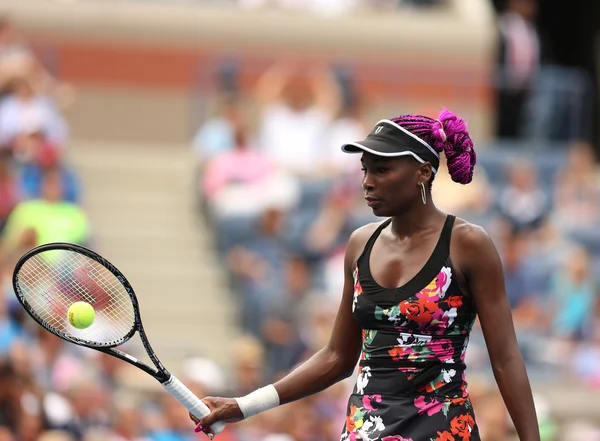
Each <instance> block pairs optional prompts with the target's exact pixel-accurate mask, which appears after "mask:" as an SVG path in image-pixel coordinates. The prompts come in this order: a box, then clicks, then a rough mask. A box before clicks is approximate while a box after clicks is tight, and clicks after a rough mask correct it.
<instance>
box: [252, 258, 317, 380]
mask: <svg viewBox="0 0 600 441" xmlns="http://www.w3.org/2000/svg"><path fill="white" fill-rule="evenodd" d="M285 280H286V283H285V285H284V286H285V288H284V289H282V292H281V295H280V296H279V297H277V298H275V299H274V300H273V301H272V302H269V304H268V305H267V311H266V313H265V320H264V321H263V325H262V340H263V341H264V342H265V344H266V351H267V366H268V374H269V376H270V377H273V378H275V377H277V376H278V375H279V374H280V373H282V372H283V373H285V372H288V371H289V370H290V369H291V368H292V367H294V366H295V365H296V364H297V363H298V362H299V361H300V360H301V359H302V357H303V356H304V354H305V352H306V349H307V346H306V344H305V342H304V341H303V339H302V335H301V334H300V332H301V331H300V330H301V326H302V323H303V319H304V317H303V315H304V308H305V302H306V300H307V297H308V295H309V292H310V290H311V288H312V281H311V274H310V269H309V267H308V264H307V262H306V261H305V260H303V259H302V258H300V257H292V258H290V259H288V261H287V262H286V268H285Z"/></svg>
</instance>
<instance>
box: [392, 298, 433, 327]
mask: <svg viewBox="0 0 600 441" xmlns="http://www.w3.org/2000/svg"><path fill="white" fill-rule="evenodd" d="M438 309H439V307H438V305H437V303H435V302H432V301H430V300H429V299H428V298H427V297H421V298H420V299H418V300H417V301H412V302H402V303H401V304H400V312H401V313H402V314H404V315H405V316H406V318H408V319H409V320H413V321H415V322H417V323H430V322H431V320H432V318H433V314H434V313H435V312H436V311H437V310H438Z"/></svg>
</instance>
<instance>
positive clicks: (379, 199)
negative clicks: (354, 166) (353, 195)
mask: <svg viewBox="0 0 600 441" xmlns="http://www.w3.org/2000/svg"><path fill="white" fill-rule="evenodd" d="M361 163H362V167H363V173H364V177H363V189H364V195H365V199H366V200H367V204H368V205H369V206H370V207H371V208H372V209H373V214H375V216H382V217H390V216H395V215H399V214H402V213H406V212H407V211H408V210H410V209H411V208H412V207H413V206H415V204H416V203H419V204H422V201H421V190H420V183H421V182H424V183H427V182H428V181H429V179H430V178H431V166H430V165H429V164H419V163H418V162H417V161H416V160H415V159H414V158H412V157H411V156H400V157H395V158H386V157H382V156H375V155H373V154H371V153H366V152H365V153H364V154H363V156H362V158H361Z"/></svg>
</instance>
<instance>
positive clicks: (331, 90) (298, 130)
mask: <svg viewBox="0 0 600 441" xmlns="http://www.w3.org/2000/svg"><path fill="white" fill-rule="evenodd" d="M256 96H257V99H258V102H259V103H260V105H261V116H260V118H261V121H260V134H259V140H260V141H259V143H260V144H259V145H260V148H261V149H262V151H263V152H264V153H265V154H266V155H267V156H268V157H269V158H271V159H272V160H273V161H275V163H276V164H277V165H279V166H281V167H282V168H283V169H286V170H290V171H292V172H294V173H295V174H298V175H299V176H307V177H310V176H315V174H318V173H319V171H320V169H321V168H322V167H323V164H322V161H323V157H324V156H323V155H322V154H321V152H320V146H321V144H322V142H323V139H324V136H325V134H326V130H327V128H328V125H329V124H330V123H331V121H332V120H333V119H334V117H335V115H336V114H337V113H338V111H339V108H340V105H341V93H340V90H339V87H338V85H337V83H336V80H335V78H334V77H333V75H332V73H331V72H330V71H329V70H328V68H327V67H325V66H321V65H316V67H311V68H310V69H309V68H307V67H306V66H305V65H302V64H300V63H298V62H291V61H288V60H282V61H279V62H278V63H276V64H274V65H273V66H272V67H271V68H270V69H269V70H267V71H266V72H265V73H264V74H263V76H262V77H261V78H260V80H259V82H258V85H257V89H256Z"/></svg>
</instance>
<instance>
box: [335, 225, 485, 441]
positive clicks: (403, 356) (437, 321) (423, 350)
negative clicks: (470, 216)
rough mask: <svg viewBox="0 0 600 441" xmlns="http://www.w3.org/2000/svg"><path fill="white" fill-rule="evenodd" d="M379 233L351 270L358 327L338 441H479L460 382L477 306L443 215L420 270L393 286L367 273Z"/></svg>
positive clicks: (463, 380)
mask: <svg viewBox="0 0 600 441" xmlns="http://www.w3.org/2000/svg"><path fill="white" fill-rule="evenodd" d="M390 222H391V220H388V221H386V222H384V223H382V225H380V226H379V228H377V230H376V231H375V233H374V234H373V236H371V238H370V239H369V241H368V242H367V244H366V245H365V249H364V251H363V253H362V255H361V256H360V257H359V259H358V261H357V264H356V266H355V268H354V303H353V306H352V312H353V315H354V319H355V320H356V322H357V323H358V324H359V325H360V326H361V328H362V353H361V357H360V364H359V371H358V377H357V380H356V385H355V386H354V390H353V393H352V395H351V396H350V399H349V401H348V408H347V416H346V423H345V427H344V430H343V433H342V436H341V439H340V441H480V437H479V431H478V429H477V425H476V423H475V415H474V413H473V408H472V406H471V401H470V400H469V395H468V393H467V384H466V381H465V364H464V358H465V351H466V349H467V344H468V340H469V334H470V332H471V329H472V327H473V323H474V322H475V317H476V312H475V306H474V304H473V302H472V301H471V299H470V298H468V297H465V296H463V295H462V293H461V291H460V288H459V286H458V283H457V281H456V278H455V274H454V270H453V267H452V262H451V261H450V236H451V234H452V225H453V223H454V217H453V216H448V218H447V220H446V223H445V225H444V228H443V230H442V233H441V235H440V238H439V240H438V243H437V245H436V247H435V250H434V252H433V254H432V255H431V257H430V259H429V261H428V262H427V263H426V264H425V266H424V267H423V269H422V270H421V271H420V272H419V273H418V274H417V275H416V276H415V277H414V278H413V279H411V280H410V281H409V282H408V283H406V284H405V285H404V286H402V287H400V288H397V289H387V288H383V287H381V286H380V285H379V284H377V282H375V280H374V279H373V277H372V275H371V271H370V268H369V258H370V255H371V250H372V248H373V244H374V243H375V240H376V239H377V237H378V236H379V235H380V233H381V231H382V230H383V229H384V228H385V227H386V226H387V225H389V223H390Z"/></svg>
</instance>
